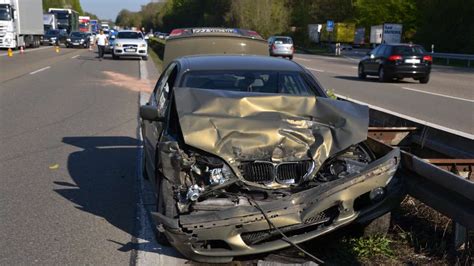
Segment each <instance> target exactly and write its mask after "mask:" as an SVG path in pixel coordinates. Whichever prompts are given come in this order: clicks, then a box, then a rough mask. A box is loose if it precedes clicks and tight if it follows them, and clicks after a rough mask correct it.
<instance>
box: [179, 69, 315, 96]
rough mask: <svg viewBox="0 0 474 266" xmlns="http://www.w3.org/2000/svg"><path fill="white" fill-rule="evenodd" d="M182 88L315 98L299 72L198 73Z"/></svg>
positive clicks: (191, 74)
mask: <svg viewBox="0 0 474 266" xmlns="http://www.w3.org/2000/svg"><path fill="white" fill-rule="evenodd" d="M182 86H183V87H190V88H200V89H212V90H228V91H248V92H260V93H283V94H291V95H301V96H315V93H314V91H313V90H312V89H311V87H310V86H309V85H308V83H307V82H306V81H305V80H304V78H303V77H302V76H301V73H298V72H276V71H212V72H209V71H197V72H189V73H187V74H186V75H185V77H184V80H183V83H182Z"/></svg>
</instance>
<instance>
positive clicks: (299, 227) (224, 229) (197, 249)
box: [152, 149, 403, 262]
mask: <svg viewBox="0 0 474 266" xmlns="http://www.w3.org/2000/svg"><path fill="white" fill-rule="evenodd" d="M399 161H400V151H399V150H398V149H394V150H392V151H391V152H389V153H388V154H386V155H385V156H383V157H382V158H380V159H378V160H376V161H374V162H372V163H371V164H370V165H369V166H368V168H367V169H366V170H365V171H364V172H362V173H361V174H359V175H357V176H355V177H346V178H342V179H339V180H335V181H332V182H328V183H323V184H321V185H318V186H316V187H313V188H311V189H308V190H305V191H301V192H298V193H294V194H292V195H290V196H286V197H283V198H281V199H279V200H273V201H270V202H259V205H260V208H261V209H262V211H264V212H265V214H266V216H267V217H268V218H269V219H270V220H271V222H272V223H273V224H274V225H275V226H277V227H278V228H279V229H280V230H281V231H283V232H284V233H285V234H286V235H287V236H288V238H289V239H290V240H291V241H293V242H294V243H301V242H304V241H307V240H310V239H313V238H315V237H317V236H320V235H322V234H325V233H327V232H330V231H333V230H335V229H336V228H339V227H342V226H344V225H347V224H349V223H352V222H354V221H356V222H366V221H370V220H371V219H374V218H376V217H378V216H380V215H383V214H384V213H386V212H388V211H390V210H391V209H392V208H393V207H394V206H396V205H397V204H398V203H399V201H400V199H401V196H402V195H403V192H402V187H401V182H400V180H399V178H397V177H394V174H395V171H396V169H397V167H398V163H399ZM380 188H383V191H384V192H385V193H384V197H383V198H382V199H379V201H377V202H371V201H370V200H369V202H368V203H367V199H368V198H369V194H370V192H371V191H373V190H374V189H379V190H380ZM152 216H153V217H154V219H155V221H156V222H157V223H158V224H162V225H163V227H162V228H161V229H162V230H163V229H164V232H165V234H166V235H167V237H168V239H169V240H170V242H171V244H172V245H173V246H175V247H176V248H177V249H178V250H179V251H180V252H181V253H182V254H183V255H185V256H186V257H188V258H190V259H193V260H195V261H201V262H227V261H230V260H232V257H234V256H242V255H250V254H257V253H264V252H270V251H273V250H277V249H281V248H285V247H288V246H290V243H288V242H287V241H285V240H283V239H282V238H281V235H280V234H279V233H278V232H276V230H274V229H272V230H269V223H268V222H267V220H266V219H265V217H264V216H263V215H262V213H261V211H260V210H258V209H257V208H256V207H254V206H251V205H246V206H237V207H231V208H227V209H224V210H221V211H210V212H204V213H199V212H198V213H191V214H189V215H181V216H179V218H178V219H170V218H167V217H165V216H163V215H161V214H158V213H152Z"/></svg>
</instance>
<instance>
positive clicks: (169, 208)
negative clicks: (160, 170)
mask: <svg viewBox="0 0 474 266" xmlns="http://www.w3.org/2000/svg"><path fill="white" fill-rule="evenodd" d="M157 178H158V175H157ZM157 183H159V187H158V188H157V192H158V193H157V194H158V196H157V199H156V211H157V212H158V213H161V214H163V215H165V216H168V217H170V218H171V217H173V218H174V217H175V216H176V214H177V211H176V207H175V206H174V205H173V204H172V201H173V194H172V187H171V184H170V182H169V181H168V180H167V179H166V178H163V177H161V178H160V180H159V182H157ZM167 199H168V200H167ZM157 226H158V225H157ZM156 240H157V241H158V243H160V244H162V245H165V246H169V245H170V243H169V241H168V238H166V235H165V234H164V233H162V232H160V231H159V230H156Z"/></svg>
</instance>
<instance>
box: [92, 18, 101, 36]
mask: <svg viewBox="0 0 474 266" xmlns="http://www.w3.org/2000/svg"><path fill="white" fill-rule="evenodd" d="M98 31H99V21H98V20H97V19H91V32H92V33H97V32H98Z"/></svg>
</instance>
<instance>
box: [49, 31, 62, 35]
mask: <svg viewBox="0 0 474 266" xmlns="http://www.w3.org/2000/svg"><path fill="white" fill-rule="evenodd" d="M46 34H47V35H58V34H59V30H48V31H47V32H46Z"/></svg>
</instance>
